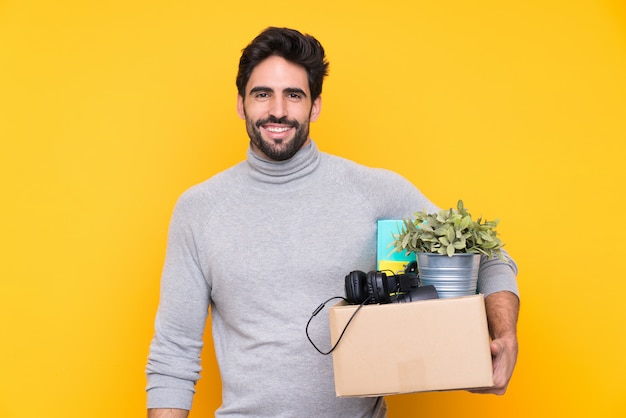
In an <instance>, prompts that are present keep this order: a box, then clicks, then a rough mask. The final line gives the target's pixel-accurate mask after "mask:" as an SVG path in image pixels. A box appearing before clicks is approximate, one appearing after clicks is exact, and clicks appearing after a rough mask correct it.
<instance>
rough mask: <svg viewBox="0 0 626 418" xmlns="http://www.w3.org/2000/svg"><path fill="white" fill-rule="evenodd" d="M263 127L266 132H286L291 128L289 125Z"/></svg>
mask: <svg viewBox="0 0 626 418" xmlns="http://www.w3.org/2000/svg"><path fill="white" fill-rule="evenodd" d="M263 128H264V129H265V130H266V131H268V132H272V133H275V134H280V133H283V132H287V131H288V130H289V129H291V126H264V127H263Z"/></svg>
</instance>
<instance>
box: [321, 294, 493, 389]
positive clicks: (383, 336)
mask: <svg viewBox="0 0 626 418" xmlns="http://www.w3.org/2000/svg"><path fill="white" fill-rule="evenodd" d="M357 307H358V306H356V305H346V304H345V302H341V303H339V304H337V305H335V306H333V307H332V308H331V309H330V312H329V315H330V332H331V340H332V343H333V344H334V343H335V342H336V341H337V339H338V338H339V335H340V334H341V332H342V331H343V329H344V327H345V325H346V323H347V322H348V321H349V320H350V317H351V316H352V314H353V313H354V311H355V310H356V309H357ZM332 355H333V367H334V373H335V391H336V394H337V396H340V397H343V396H380V395H389V394H400V393H411V392H423V391H440V390H455V389H468V388H477V387H487V386H493V380H492V365H491V352H490V349H489V332H488V329H487V318H486V313H485V302H484V297H483V295H475V296H466V297H462V298H453V299H434V300H425V301H419V302H411V303H390V304H384V305H365V306H363V307H362V308H361V310H359V312H357V314H356V315H355V316H354V319H353V320H352V322H350V324H349V325H348V328H347V330H346V332H345V334H344V336H343V338H342V340H341V342H340V343H339V345H338V346H337V348H336V349H335V351H333V354H332Z"/></svg>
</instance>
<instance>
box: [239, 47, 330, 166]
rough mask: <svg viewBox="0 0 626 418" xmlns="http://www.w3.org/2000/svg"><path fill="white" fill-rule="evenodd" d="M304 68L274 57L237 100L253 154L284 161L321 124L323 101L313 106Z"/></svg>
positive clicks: (260, 66)
mask: <svg viewBox="0 0 626 418" xmlns="http://www.w3.org/2000/svg"><path fill="white" fill-rule="evenodd" d="M310 96H311V93H310V91H309V80H308V77H307V73H306V71H305V69H304V68H302V67H300V66H299V65H296V64H292V63H291V62H289V61H287V60H285V59H284V58H282V57H278V56H271V57H269V58H267V59H265V60H264V61H262V62H261V63H260V64H258V65H257V66H256V67H255V68H254V70H252V74H251V75H250V79H249V80H248V84H247V85H246V92H245V97H241V96H237V112H238V113H239V116H240V117H241V118H242V119H245V121H246V129H247V131H248V136H249V137H250V141H251V143H252V150H253V151H255V152H256V153H257V154H258V155H260V156H261V157H265V158H267V159H269V160H273V161H284V160H287V159H289V158H291V157H293V156H294V155H295V153H296V152H298V150H299V149H300V148H301V147H302V146H303V145H304V144H306V143H308V142H309V140H310V139H309V123H310V122H314V121H316V120H317V118H318V116H319V113H320V108H321V98H320V97H318V98H317V99H315V101H314V102H311V97H310Z"/></svg>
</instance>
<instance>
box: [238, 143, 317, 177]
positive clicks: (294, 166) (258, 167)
mask: <svg viewBox="0 0 626 418" xmlns="http://www.w3.org/2000/svg"><path fill="white" fill-rule="evenodd" d="M319 163H320V152H319V150H318V149H317V146H316V145H315V143H314V142H313V140H311V141H309V143H308V144H307V145H305V146H303V147H302V148H300V150H299V151H298V152H297V153H296V155H294V156H293V157H291V158H290V159H289V160H285V161H269V160H266V159H263V158H262V157H260V156H258V155H257V154H256V153H255V152H254V151H252V148H251V147H249V148H248V167H249V170H248V171H249V173H250V176H251V177H252V178H253V179H255V180H257V181H259V182H261V183H270V184H286V183H292V182H294V181H297V180H300V179H302V178H304V177H306V176H308V175H309V174H311V173H312V172H313V171H315V169H316V168H317V167H318V166H319Z"/></svg>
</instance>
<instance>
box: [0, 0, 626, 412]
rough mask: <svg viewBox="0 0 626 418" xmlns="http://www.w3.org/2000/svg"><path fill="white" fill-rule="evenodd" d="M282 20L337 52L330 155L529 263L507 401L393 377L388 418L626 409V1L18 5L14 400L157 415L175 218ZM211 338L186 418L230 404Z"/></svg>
mask: <svg viewBox="0 0 626 418" xmlns="http://www.w3.org/2000/svg"><path fill="white" fill-rule="evenodd" d="M269 25H278V26H291V27H296V28H298V29H300V30H302V31H304V32H309V33H311V34H313V35H315V36H316V37H317V38H318V39H319V40H320V41H321V42H322V43H323V44H324V45H325V47H326V51H327V54H328V57H329V59H330V62H331V74H330V77H329V78H328V80H327V83H326V84H325V89H324V93H323V111H322V116H321V118H320V120H319V121H318V122H316V123H315V124H314V125H313V127H312V135H313V137H314V138H315V140H316V141H317V143H318V145H319V147H320V148H321V149H322V150H325V151H328V152H331V153H334V154H337V155H341V156H344V157H348V158H351V159H354V160H356V161H358V162H361V163H364V164H367V165H374V166H383V167H387V168H391V169H394V170H396V171H398V172H400V173H402V174H403V175H405V176H406V177H408V178H409V179H410V180H411V181H413V182H414V183H415V184H416V185H418V186H419V187H420V188H421V189H422V190H423V191H424V192H425V193H426V194H427V195H428V196H429V197H430V198H431V199H432V200H433V201H435V202H436V203H437V204H438V205H440V206H444V207H449V206H452V205H454V204H455V203H456V200H457V199H458V198H462V199H463V200H464V201H465V204H466V206H467V207H468V208H469V209H470V210H471V212H472V213H473V214H474V215H481V214H482V215H484V216H485V217H488V218H494V217H499V218H500V219H501V224H500V228H499V229H500V232H501V235H502V238H503V239H504V240H505V241H506V242H507V248H508V249H509V251H510V252H511V254H512V255H514V257H515V258H516V259H517V261H518V263H519V266H520V276H519V284H520V289H521V292H522V295H523V303H522V313H521V318H520V323H519V336H520V340H521V342H520V356H519V362H518V367H517V370H516V372H515V375H514V378H513V380H512V382H511V385H510V388H509V391H508V393H507V394H506V396H504V397H495V396H480V395H471V394H468V393H465V392H453V393H431V394H412V395H402V396H397V397H393V398H390V399H389V403H390V410H391V411H390V414H389V415H390V417H392V418H393V417H409V416H417V415H418V412H417V411H420V414H419V415H420V416H438V417H456V416H461V415H462V416H464V417H499V416H507V417H531V416H532V417H555V416H562V417H574V416H576V417H577V416H580V417H587V416H597V417H618V416H620V417H621V416H624V415H626V385H625V383H624V375H626V359H625V358H626V329H625V328H626V327H625V325H624V323H625V322H626V309H625V306H626V301H625V300H626V285H625V284H624V283H625V279H626V278H625V274H624V267H625V266H624V259H625V257H624V255H623V250H624V244H625V243H626V241H625V238H624V225H625V221H624V206H623V203H624V198H623V195H624V192H625V185H624V183H625V181H626V169H625V166H626V162H625V161H624V160H625V157H626V152H625V149H626V145H625V143H626V123H625V122H626V6H625V4H624V2H623V1H622V0H614V1H608V0H607V1H602V0H587V1H584V0H580V1H578V0H553V1H550V0H532V1H523V2H516V1H511V2H506V1H496V0H494V1H476V2H468V1H463V0H451V1H440V2H437V1H427V0H418V1H414V0H411V1H409V0H405V1H394V0H388V1H386V2H382V3H378V2H376V3H375V2H371V3H370V2H362V1H358V2H357V1H346V2H342V1H337V0H333V1H327V0H321V1H317V2H294V1H282V0H278V1H274V2H269V3H268V2H258V1H247V0H242V1H238V2H227V1H219V2H218V1H181V2H176V1H148V0H137V1H133V0H125V1H121V0H112V1H104V2H103V1H98V2H96V1H84V0H81V1H78V0H76V1H72V0H59V1H44V0H22V1H17V0H15V1H11V0H7V1H0V139H1V142H0V143H1V148H0V179H1V181H2V186H1V195H2V204H1V205H0V222H1V223H0V234H1V240H0V279H1V282H0V338H1V340H0V416H2V417H7V418H14V417H37V418H39V417H64V418H71V417H93V418H100V417H137V416H144V414H145V411H144V408H145V407H144V402H145V394H144V385H145V377H144V372H143V370H144V366H145V360H146V356H147V351H148V344H149V341H150V338H151V335H152V324H153V320H154V314H155V311H156V308H157V304H158V285H159V274H160V270H161V266H162V262H163V255H164V250H165V240H166V232H167V227H168V222H169V217H170V214H171V211H172V208H173V205H174V203H175V201H176V199H177V197H178V196H179V195H180V193H182V192H183V190H185V189H186V188H187V187H189V186H191V185H192V184H195V183H197V182H200V181H202V180H204V179H205V178H207V177H209V176H211V175H212V174H214V173H217V172H218V171H221V170H222V169H224V168H226V167H228V166H230V165H232V164H234V163H236V162H238V161H239V160H241V159H242V158H243V157H244V152H245V150H246V147H247V136H246V134H245V129H244V125H243V122H242V121H240V120H239V119H238V117H237V114H236V111H235V98H236V90H235V85H234V77H235V72H236V65H237V60H238V57H239V54H240V50H241V48H243V47H244V46H245V45H246V44H247V42H248V41H250V40H251V39H252V38H253V37H254V36H255V35H256V34H257V33H258V32H259V31H261V30H262V29H263V28H265V27H266V26H269ZM416 209H419V208H416ZM346 239H349V237H346ZM237 264H238V267H239V268H242V269H243V268H246V266H245V251H244V249H242V254H241V259H240V260H239V261H238V263H237ZM352 267H354V266H346V269H350V268H352ZM285 296H286V297H288V294H286V295H285ZM303 332H304V324H303ZM207 342H208V344H207V347H206V349H205V356H204V363H203V365H204V368H205V371H204V377H203V379H201V381H200V383H199V386H198V393H197V396H196V399H195V410H194V411H193V412H192V414H191V416H192V417H201V416H211V414H212V411H213V410H214V409H215V408H216V407H217V406H218V405H219V402H220V389H219V378H218V374H217V370H216V366H215V362H214V360H213V358H212V357H211V356H212V346H211V343H210V338H207Z"/></svg>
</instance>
